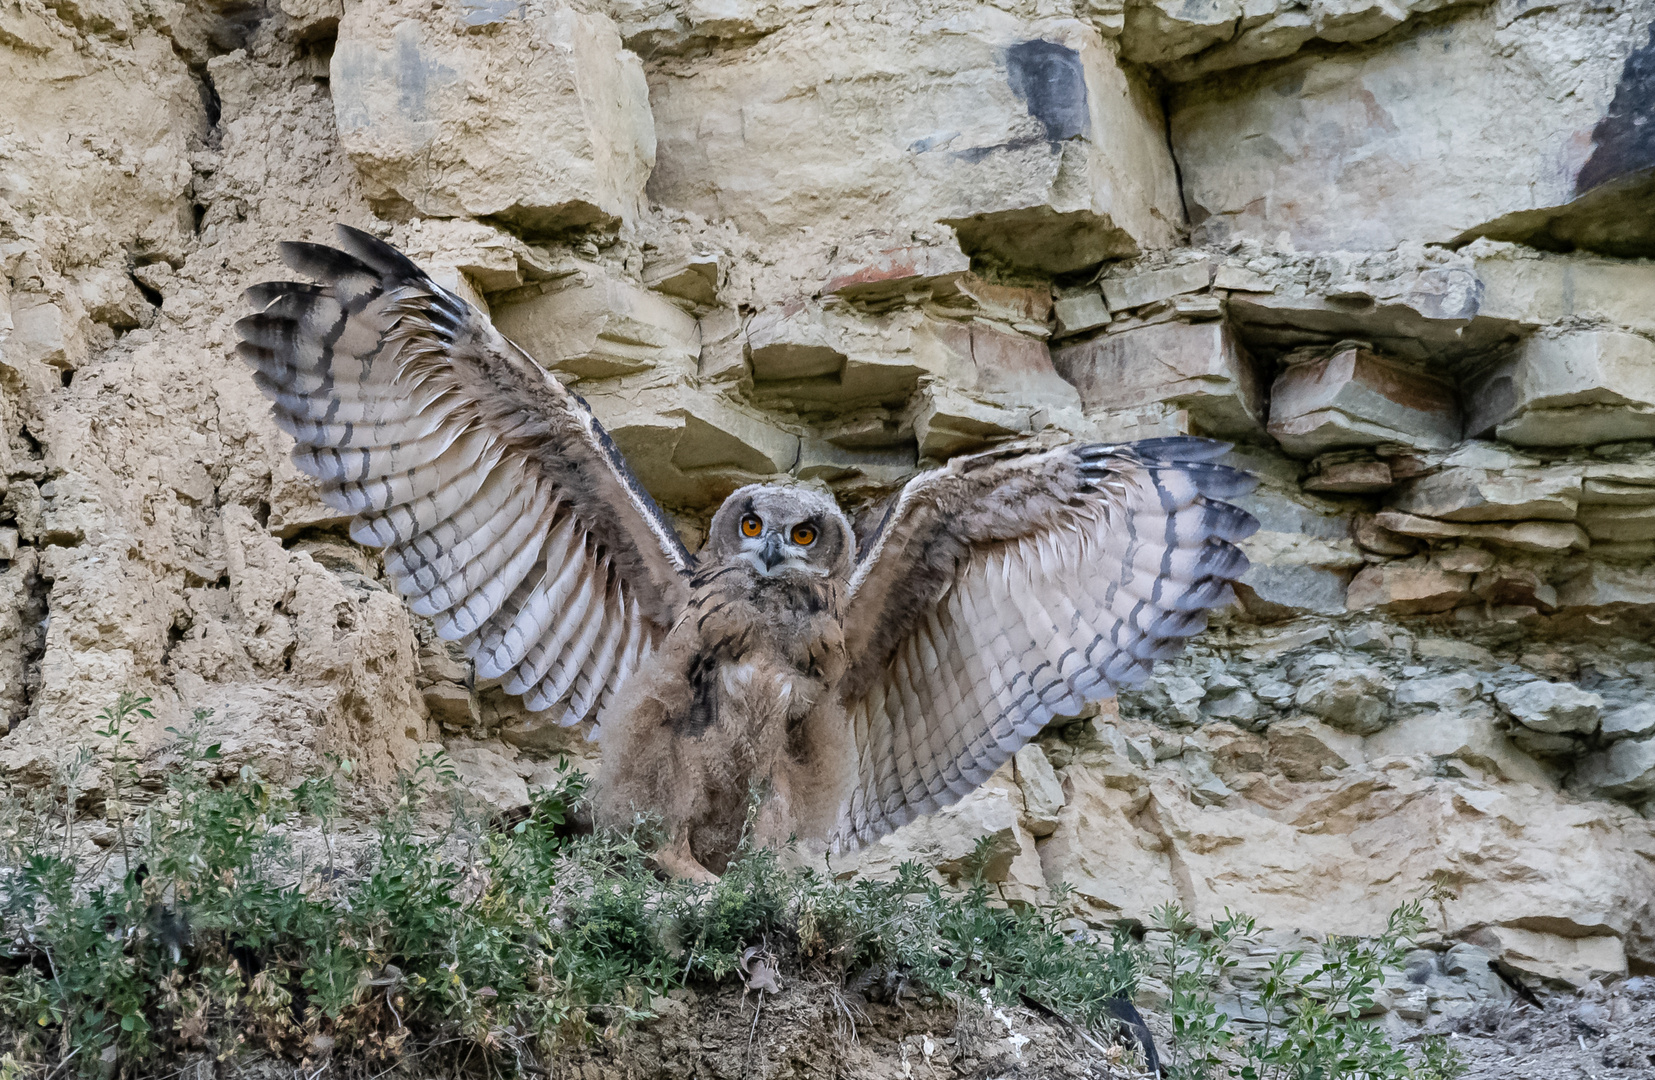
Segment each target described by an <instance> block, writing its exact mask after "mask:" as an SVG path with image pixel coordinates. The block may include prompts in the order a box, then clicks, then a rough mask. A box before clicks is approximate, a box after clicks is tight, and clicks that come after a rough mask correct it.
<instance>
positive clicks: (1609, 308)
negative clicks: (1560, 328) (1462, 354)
mask: <svg viewBox="0 0 1655 1080" xmlns="http://www.w3.org/2000/svg"><path fill="white" fill-rule="evenodd" d="M1464 251H1465V253H1466V254H1469V255H1472V256H1473V257H1474V258H1475V260H1476V267H1477V280H1478V281H1479V282H1480V283H1481V284H1482V300H1481V302H1480V304H1479V308H1478V313H1479V314H1480V315H1482V316H1484V317H1486V318H1492V319H1502V320H1507V321H1510V322H1511V323H1513V324H1516V325H1519V326H1523V327H1534V328H1537V327H1542V326H1550V325H1553V324H1556V323H1561V322H1564V321H1566V320H1576V319H1578V320H1581V321H1590V322H1601V323H1607V324H1609V325H1611V326H1619V327H1622V328H1624V329H1628V330H1633V331H1637V332H1640V333H1645V334H1647V333H1650V332H1652V331H1655V311H1651V310H1650V306H1649V302H1648V297H1649V296H1650V295H1651V292H1652V291H1655V263H1650V262H1647V261H1637V260H1631V261H1629V260H1623V259H1605V258H1602V257H1601V256H1597V255H1590V254H1586V253H1584V252H1578V253H1574V254H1569V255H1553V254H1548V253H1543V252H1539V251H1536V250H1534V249H1533V248H1529V247H1523V246H1520V245H1517V244H1504V243H1492V242H1490V241H1487V240H1479V241H1477V242H1476V243H1475V244H1472V245H1471V246H1470V247H1468V248H1466V249H1464Z"/></svg>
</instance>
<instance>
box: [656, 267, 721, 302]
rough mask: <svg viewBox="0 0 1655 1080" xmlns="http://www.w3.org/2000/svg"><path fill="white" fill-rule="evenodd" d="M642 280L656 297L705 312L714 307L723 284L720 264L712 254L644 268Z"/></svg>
mask: <svg viewBox="0 0 1655 1080" xmlns="http://www.w3.org/2000/svg"><path fill="white" fill-rule="evenodd" d="M643 278H644V284H645V285H648V286H649V287H650V288H652V289H654V290H655V291H656V292H658V293H661V294H663V295H665V296H675V297H677V298H678V299H680V300H684V301H687V302H688V304H690V305H696V306H697V307H699V308H705V307H706V306H708V305H711V304H716V303H718V289H719V286H720V285H722V284H724V264H723V261H722V260H721V259H720V258H719V257H718V255H716V254H695V255H691V256H689V257H688V258H682V259H659V260H656V261H654V262H646V263H645V264H644V273H643Z"/></svg>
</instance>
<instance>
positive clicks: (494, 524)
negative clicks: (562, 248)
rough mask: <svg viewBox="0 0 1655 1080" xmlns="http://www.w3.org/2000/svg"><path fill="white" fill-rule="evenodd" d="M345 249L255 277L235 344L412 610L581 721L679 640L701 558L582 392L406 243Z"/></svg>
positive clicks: (499, 673) (330, 499)
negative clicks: (290, 274)
mask: <svg viewBox="0 0 1655 1080" xmlns="http://www.w3.org/2000/svg"><path fill="white" fill-rule="evenodd" d="M339 243H340V247H339V248H331V247H325V246H323V245H320V244H309V243H291V244H284V245H282V257H283V259H284V260H285V261H286V263H287V264H288V265H289V266H290V267H292V268H293V269H294V270H296V271H298V272H299V273H301V274H303V275H304V276H306V277H309V278H312V279H314V281H315V283H305V282H283V281H272V282H265V283H264V284H261V285H255V286H254V287H253V288H251V289H249V290H248V291H247V300H248V302H249V303H250V304H251V305H252V307H253V308H254V313H253V314H252V315H249V316H247V317H246V318H244V319H242V320H241V321H240V322H238V323H237V324H236V329H237V332H238V334H239V335H240V338H241V340H240V342H239V343H238V344H237V346H236V352H237V354H238V355H240V356H241V357H242V359H243V360H244V361H245V362H246V363H247V364H248V365H249V366H250V367H251V368H252V369H253V380H254V383H255V385H257V386H258V387H259V389H260V390H261V391H262V392H263V393H264V394H265V396H266V397H267V398H269V399H270V401H271V402H272V404H273V406H274V409H273V412H274V415H275V419H276V422H277V425H278V426H279V427H280V428H281V429H282V430H283V431H285V432H287V433H288V434H289V435H291V436H292V437H293V439H294V440H295V443H296V444H297V445H296V446H295V449H294V462H295V464H297V465H298V467H299V468H300V469H301V470H303V471H304V472H306V473H308V474H310V475H311V476H314V477H315V478H316V479H317V480H319V481H321V494H322V498H323V500H324V501H326V502H327V503H328V504H329V505H331V506H333V507H334V508H335V509H338V510H340V511H342V512H346V513H351V514H354V515H356V516H355V519H354V520H353V521H352V523H351V536H352V538H353V539H355V540H357V541H358V542H359V543H364V544H371V545H374V546H378V547H383V548H385V549H386V553H385V566H386V570H387V571H388V573H389V574H390V575H391V576H392V578H393V579H395V581H396V584H397V588H398V591H399V592H401V593H402V594H404V595H405V596H407V597H408V598H409V606H410V607H411V608H412V609H413V610H415V611H416V612H419V613H421V614H424V615H430V616H432V617H434V618H435V620H436V626H437V632H438V633H439V634H440V635H441V636H443V637H445V638H451V639H466V638H469V639H470V640H469V641H468V642H467V651H468V653H470V654H472V655H474V656H477V657H478V658H479V659H478V671H479V674H481V675H482V676H483V677H484V678H505V679H506V680H507V682H508V685H509V686H515V687H518V692H527V691H530V690H533V691H534V697H533V699H532V702H531V707H535V708H547V707H550V706H552V705H555V704H557V703H558V701H560V700H562V699H563V697H564V696H565V695H566V694H568V693H569V692H570V691H571V689H572V690H573V691H574V694H573V697H572V699H571V700H570V702H569V707H568V709H567V710H566V715H565V717H564V719H565V721H566V722H573V721H574V720H579V719H582V718H583V717H584V716H585V715H587V714H588V713H589V712H590V711H591V710H592V709H593V708H594V707H596V706H599V705H601V703H602V702H604V701H606V700H607V699H608V697H609V696H610V695H612V694H613V692H614V690H615V687H616V684H617V680H618V679H621V678H624V677H626V676H627V675H629V674H630V673H631V672H632V671H634V670H635V669H636V667H637V664H638V663H639V660H640V658H641V657H642V656H645V655H647V654H648V653H649V651H650V650H651V649H652V648H653V647H654V646H655V645H656V644H658V643H659V641H660V640H661V639H662V638H663V637H664V635H665V633H666V631H667V629H668V627H670V625H671V623H672V620H673V618H674V617H675V616H676V614H677V611H678V610H679V609H680V608H681V607H682V605H683V604H684V603H685V601H686V600H687V598H688V585H687V584H686V581H687V576H688V572H689V569H690V565H691V560H690V557H689V555H688V553H687V552H685V551H684V549H683V547H682V545H681V544H680V543H679V542H678V538H677V536H676V534H675V533H674V532H673V530H672V528H671V526H670V525H669V524H668V523H667V522H666V520H665V519H664V517H663V516H662V515H661V514H660V511H659V510H658V509H657V508H656V507H655V505H654V503H653V502H651V501H650V500H649V499H648V497H647V496H646V495H644V494H643V492H642V488H641V487H640V486H639V485H638V483H637V481H636V479H635V478H634V477H633V476H632V475H631V474H630V473H629V472H627V470H626V468H625V465H624V463H623V462H622V461H621V460H620V457H619V455H618V454H616V453H615V452H614V449H613V444H612V443H610V441H609V439H608V436H607V435H606V434H605V433H604V432H603V429H602V427H601V426H600V425H599V424H598V423H597V421H596V419H595V418H593V416H592V414H591V412H590V410H588V409H587V408H586V406H585V404H584V403H583V402H581V401H580V399H579V398H577V397H576V396H575V395H573V394H571V393H569V392H568V391H567V390H566V389H564V388H563V387H562V386H561V385H560V384H559V383H558V382H557V381H556V380H555V379H554V378H553V377H552V376H551V375H549V374H548V373H546V372H545V371H544V369H542V368H540V367H539V366H538V365H536V364H535V363H534V362H533V361H532V360H530V359H529V358H528V357H527V355H526V354H524V353H523V352H522V350H520V349H518V348H517V347H516V346H514V345H512V344H511V343H510V342H508V341H506V340H505V339H504V338H502V337H500V335H499V334H498V333H496V332H495V330H494V328H493V327H492V325H490V324H489V322H488V320H487V319H486V318H485V317H484V316H483V315H481V314H479V313H478V312H477V311H475V310H473V309H472V308H471V307H470V305H468V304H466V303H465V302H464V301H463V300H461V299H460V298H459V297H457V296H454V295H453V294H451V293H448V292H446V291H445V290H443V289H442V288H441V287H439V286H438V285H437V284H436V283H435V282H433V281H432V280H431V279H430V278H429V277H427V276H426V275H425V274H424V273H423V272H422V271H421V270H420V269H419V268H418V267H417V266H415V265H414V263H413V262H411V261H410V260H408V259H407V258H406V257H404V256H403V255H402V254H400V253H399V252H397V251H396V250H395V249H393V248H391V247H389V246H387V245H386V244H383V243H381V242H380V241H379V240H376V239H374V238H373V237H371V236H369V235H367V234H365V233H361V232H358V231H356V230H354V229H348V228H345V227H344V226H340V228H339ZM525 417H527V418H528V419H525ZM598 536H601V537H602V538H603V539H602V541H601V542H598V541H596V540H594V539H593V538H594V537H598ZM577 591H578V597H577V599H578V602H577V603H574V604H571V603H569V602H568V601H569V598H570V595H571V594H572V593H576V592H577ZM548 672H551V674H548Z"/></svg>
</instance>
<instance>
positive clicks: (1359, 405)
mask: <svg viewBox="0 0 1655 1080" xmlns="http://www.w3.org/2000/svg"><path fill="white" fill-rule="evenodd" d="M1460 423H1461V422H1460V415H1459V406H1458V404H1457V402H1456V400H1455V395H1454V391H1453V388H1452V387H1451V386H1449V385H1447V384H1446V383H1444V382H1442V381H1441V380H1439V379H1435V378H1432V377H1431V376H1429V375H1424V374H1422V373H1419V372H1414V371H1409V370H1408V369H1407V368H1404V367H1402V366H1400V365H1397V364H1395V363H1392V362H1390V361H1387V360H1385V359H1383V358H1381V357H1379V356H1377V355H1375V354H1374V353H1371V352H1369V351H1367V350H1366V349H1344V350H1341V351H1340V352H1337V353H1335V354H1334V355H1332V356H1329V357H1327V358H1325V359H1322V360H1312V361H1308V362H1306V363H1301V364H1295V365H1293V366H1291V367H1289V368H1288V369H1287V370H1286V371H1284V372H1282V373H1281V374H1280V375H1279V376H1277V377H1276V382H1275V385H1274V386H1272V387H1271V389H1270V434H1271V435H1272V436H1274V437H1275V439H1276V441H1277V442H1279V443H1281V444H1282V447H1283V449H1285V450H1287V452H1288V453H1290V454H1295V455H1299V456H1302V457H1313V456H1315V455H1316V454H1319V453H1322V452H1323V451H1326V450H1330V449H1333V448H1336V447H1341V446H1377V445H1379V444H1381V443H1401V444H1403V445H1405V446H1414V447H1419V448H1422V449H1443V448H1446V447H1448V446H1452V445H1453V444H1454V443H1455V442H1457V441H1458V440H1459V437H1460Z"/></svg>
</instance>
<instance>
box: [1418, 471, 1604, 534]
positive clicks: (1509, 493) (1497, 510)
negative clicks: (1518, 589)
mask: <svg viewBox="0 0 1655 1080" xmlns="http://www.w3.org/2000/svg"><path fill="white" fill-rule="evenodd" d="M1580 484H1581V470H1580V469H1579V468H1568V467H1559V468H1551V469H1514V470H1510V471H1506V472H1494V471H1491V470H1489V469H1474V468H1463V467H1449V468H1445V469H1443V470H1441V471H1440V472H1435V473H1432V474H1430V475H1429V476H1422V477H1420V478H1419V479H1417V480H1410V481H1408V482H1407V483H1405V484H1403V485H1402V486H1401V487H1399V488H1397V489H1396V491H1395V492H1394V493H1393V494H1392V495H1391V497H1390V499H1389V500H1387V501H1388V503H1389V504H1390V505H1391V506H1392V507H1394V508H1396V509H1397V510H1401V511H1403V512H1404V513H1409V514H1421V515H1423V516H1425V517H1433V518H1440V519H1442V520H1444V521H1525V520H1536V519H1538V520H1543V521H1573V520H1574V517H1575V512H1576V510H1577V509H1578V507H1579V505H1580Z"/></svg>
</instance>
